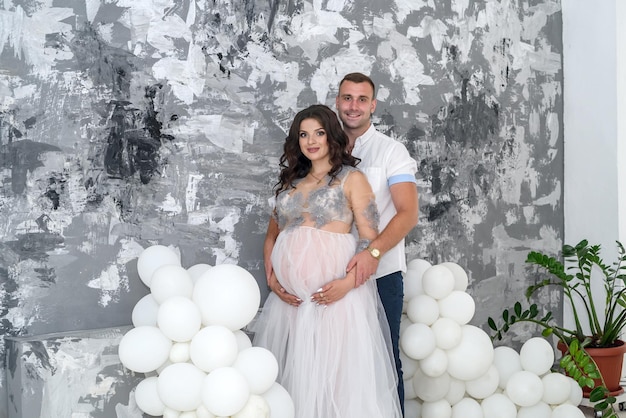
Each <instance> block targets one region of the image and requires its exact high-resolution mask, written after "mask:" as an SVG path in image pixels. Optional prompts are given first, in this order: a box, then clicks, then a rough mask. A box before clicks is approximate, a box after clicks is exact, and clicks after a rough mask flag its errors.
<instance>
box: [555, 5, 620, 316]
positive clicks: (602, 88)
mask: <svg viewBox="0 0 626 418" xmlns="http://www.w3.org/2000/svg"><path fill="white" fill-rule="evenodd" d="M624 3H625V2H624V1H623V0H597V1H588V0H563V1H562V8H563V74H564V82H563V84H564V91H563V97H564V117H563V123H564V140H565V154H564V158H565V161H564V170H565V173H564V200H563V201H564V222H565V225H564V242H565V243H567V244H576V243H577V242H578V241H580V240H581V239H583V238H587V239H589V241H590V242H591V243H598V244H601V245H602V247H603V255H604V257H603V258H604V259H605V261H612V260H613V259H614V257H615V255H616V250H615V240H620V241H622V242H624V243H626V213H625V212H626V179H625V173H626V167H625V164H626V121H625V120H624V119H625V118H626V113H625V112H626V66H625V58H624V55H625V54H626V29H625V28H624V26H625V25H626V5H625V4H624ZM618 115H621V118H619V117H618ZM620 119H621V120H620ZM598 290H600V289H598ZM564 315H565V325H568V324H569V323H571V320H572V319H571V315H569V313H568V312H567V311H566V312H565V313H564Z"/></svg>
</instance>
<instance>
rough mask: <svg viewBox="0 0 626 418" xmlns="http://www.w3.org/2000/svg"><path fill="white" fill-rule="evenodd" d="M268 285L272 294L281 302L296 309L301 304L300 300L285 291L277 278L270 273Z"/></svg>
mask: <svg viewBox="0 0 626 418" xmlns="http://www.w3.org/2000/svg"><path fill="white" fill-rule="evenodd" d="M268 284H269V287H270V289H271V290H272V292H274V293H275V294H276V296H278V297H279V299H280V300H282V301H283V302H285V303H288V304H289V305H292V306H296V307H298V306H300V304H301V303H302V299H300V298H299V297H297V296H295V295H292V294H291V293H289V292H287V291H286V290H285V288H284V287H283V286H282V285H281V284H280V282H279V281H278V278H277V277H276V274H275V273H274V272H272V274H271V276H270V278H269V280H268Z"/></svg>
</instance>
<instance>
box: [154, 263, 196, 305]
mask: <svg viewBox="0 0 626 418" xmlns="http://www.w3.org/2000/svg"><path fill="white" fill-rule="evenodd" d="M150 292H151V293H152V296H153V297H154V300H156V301H157V302H158V303H163V302H164V301H165V300H166V299H168V298H171V297H174V296H183V297H186V298H188V299H191V295H192V292H193V281H192V280H191V277H190V276H189V273H187V270H185V269H184V268H182V267H181V266H175V265H165V266H162V267H159V268H158V269H156V270H155V271H154V273H153V274H152V282H151V283H150Z"/></svg>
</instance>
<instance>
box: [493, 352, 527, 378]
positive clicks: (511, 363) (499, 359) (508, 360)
mask: <svg viewBox="0 0 626 418" xmlns="http://www.w3.org/2000/svg"><path fill="white" fill-rule="evenodd" d="M493 364H494V366H496V368H497V369H498V374H499V375H500V382H499V383H498V387H500V389H504V388H506V383H507V382H508V381H509V378H510V377H511V376H512V375H513V374H514V373H516V372H519V371H521V370H522V361H521V360H520V356H519V353H518V352H517V351H515V350H514V349H512V348H511V347H507V346H504V345H502V346H499V347H496V348H495V349H494V350H493Z"/></svg>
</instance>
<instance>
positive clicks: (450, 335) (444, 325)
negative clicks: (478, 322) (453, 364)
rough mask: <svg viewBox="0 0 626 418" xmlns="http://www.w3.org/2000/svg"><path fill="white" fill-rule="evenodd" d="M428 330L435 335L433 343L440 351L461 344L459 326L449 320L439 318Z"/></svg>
mask: <svg viewBox="0 0 626 418" xmlns="http://www.w3.org/2000/svg"><path fill="white" fill-rule="evenodd" d="M430 329H432V330H433V332H434V333H435V343H436V344H437V347H439V348H441V349H442V350H449V349H451V348H453V347H456V346H457V345H458V344H459V343H460V342H461V325H459V323H458V322H456V321H454V320H452V319H450V318H439V319H437V320H436V321H435V322H434V323H433V324H432V325H431V326H430Z"/></svg>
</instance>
